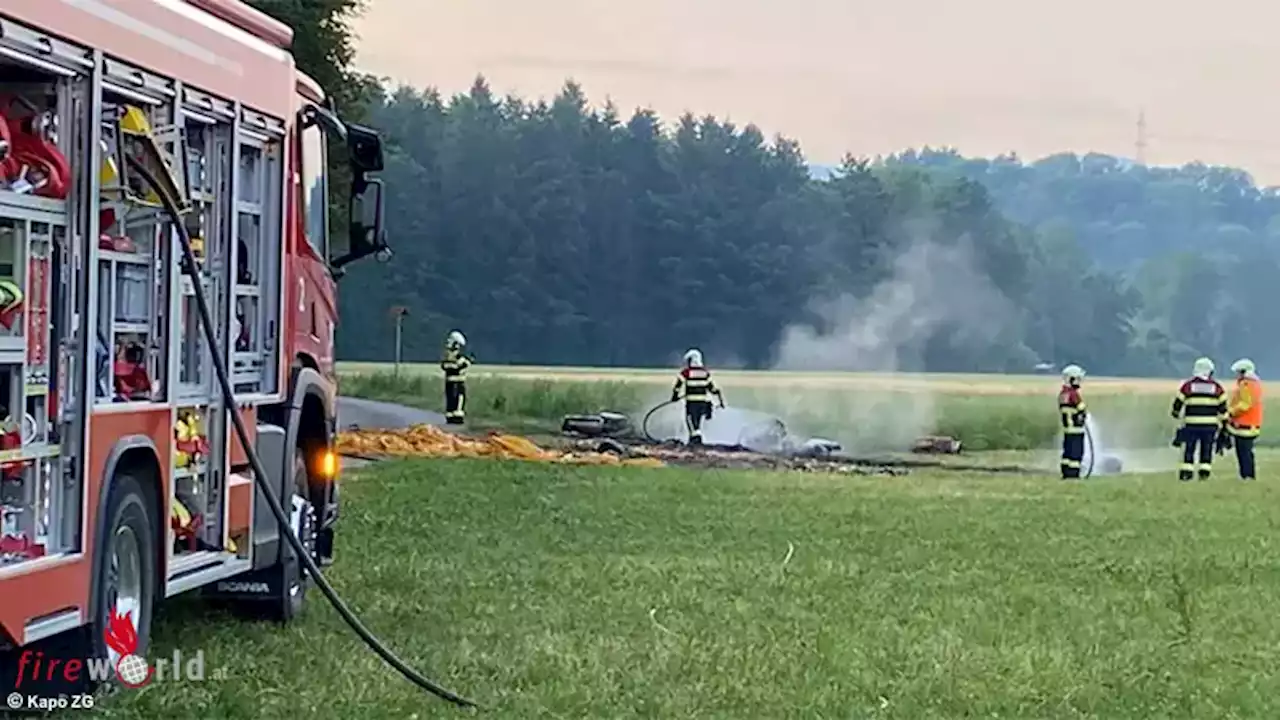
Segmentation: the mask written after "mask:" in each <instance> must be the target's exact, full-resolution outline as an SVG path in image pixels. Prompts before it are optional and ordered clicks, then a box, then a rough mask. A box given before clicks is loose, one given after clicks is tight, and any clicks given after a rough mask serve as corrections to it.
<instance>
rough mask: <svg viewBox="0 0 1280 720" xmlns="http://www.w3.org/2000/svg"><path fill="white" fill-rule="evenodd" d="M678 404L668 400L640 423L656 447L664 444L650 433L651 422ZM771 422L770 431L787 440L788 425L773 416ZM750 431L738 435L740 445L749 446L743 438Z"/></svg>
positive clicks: (647, 438) (646, 415)
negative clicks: (665, 409)
mask: <svg viewBox="0 0 1280 720" xmlns="http://www.w3.org/2000/svg"><path fill="white" fill-rule="evenodd" d="M678 402H680V400H679V399H676V400H667V401H665V402H660V403H658V404H657V405H654V406H653V407H651V408H649V412H647V413H645V414H644V420H642V421H641V422H640V432H641V433H642V434H643V435H644V439H645V440H648V441H649V442H651V443H653V444H654V445H659V444H661V443H662V442H663V441H662V440H659V439H658V438H656V437H654V436H653V433H651V432H649V421H650V420H651V419H652V418H653V416H654V414H656V413H657V412H658V411H659V410H661V409H663V408H665V407H666V406H668V405H675V404H676V403H678ZM723 409H724V408H721V410H723ZM769 420H770V423H769V429H770V430H771V431H773V432H774V433H776V434H777V435H779V436H780V437H781V438H786V437H787V425H786V423H784V422H782V420H781V419H779V418H776V417H772V416H770V418H769ZM750 429H751V428H749V427H747V428H742V430H741V431H740V432H739V433H738V444H739V445H746V444H747V441H746V440H744V439H743V437H742V436H743V435H744V434H746V432H747V430H750Z"/></svg>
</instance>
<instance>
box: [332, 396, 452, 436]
mask: <svg viewBox="0 0 1280 720" xmlns="http://www.w3.org/2000/svg"><path fill="white" fill-rule="evenodd" d="M422 424H428V425H443V424H444V416H443V415H441V414H440V413H438V412H432V411H430V410H419V409H418V408H412V407H407V406H404V405H397V404H395V403H386V402H378V401H377V400H364V399H362V398H353V397H339V398H338V430H339V431H342V430H345V429H347V428H349V427H351V426H352V425H358V426H360V427H361V428H364V429H373V428H377V429H381V430H396V429H399V428H406V427H409V426H411V425H422Z"/></svg>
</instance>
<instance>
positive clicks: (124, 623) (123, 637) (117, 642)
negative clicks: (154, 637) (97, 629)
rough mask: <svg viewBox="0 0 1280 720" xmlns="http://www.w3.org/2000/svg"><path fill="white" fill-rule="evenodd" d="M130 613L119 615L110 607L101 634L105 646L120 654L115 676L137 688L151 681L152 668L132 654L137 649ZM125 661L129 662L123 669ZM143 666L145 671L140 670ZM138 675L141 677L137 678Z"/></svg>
mask: <svg viewBox="0 0 1280 720" xmlns="http://www.w3.org/2000/svg"><path fill="white" fill-rule="evenodd" d="M132 614H133V613H132V612H128V613H125V614H123V615H121V614H120V613H119V611H117V610H116V609H115V608H112V610H111V616H110V617H108V618H107V629H106V630H105V631H104V632H103V634H102V635H103V640H105V641H106V643H107V647H109V648H111V649H112V650H115V651H116V652H117V653H119V654H120V659H119V660H118V661H117V662H116V676H117V677H119V678H120V682H122V683H124V684H125V685H127V686H129V687H131V688H139V687H142V686H143V685H146V684H147V683H149V682H151V675H152V673H153V672H154V670H153V668H152V667H151V665H150V664H149V663H147V661H146V660H144V659H143V658H140V657H138V656H136V655H134V653H135V652H137V650H138V632H137V631H136V630H134V629H133V621H132V620H131V619H130V617H131V616H132ZM126 663H128V664H129V668H128V670H127V671H126V670H125V669H124V666H125V665H126ZM139 664H140V665H141V667H139V666H138V665H139ZM143 667H145V668H146V672H145V673H143V672H142V668H143ZM139 675H141V676H142V677H140V678H139V677H138V676H139ZM126 678H129V679H126Z"/></svg>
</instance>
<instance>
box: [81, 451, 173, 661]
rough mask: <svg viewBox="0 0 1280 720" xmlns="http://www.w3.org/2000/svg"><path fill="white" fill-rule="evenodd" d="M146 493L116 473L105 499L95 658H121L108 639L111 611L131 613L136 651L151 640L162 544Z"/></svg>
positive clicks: (141, 650) (126, 476)
mask: <svg viewBox="0 0 1280 720" xmlns="http://www.w3.org/2000/svg"><path fill="white" fill-rule="evenodd" d="M146 497H147V496H146V495H145V494H144V493H143V491H142V483H141V481H139V480H138V478H137V477H135V476H133V475H130V474H127V473H123V474H120V475H117V476H116V478H115V482H114V483H113V484H112V487H111V495H110V497H109V498H108V500H107V512H106V515H105V516H104V521H105V522H106V528H107V532H106V535H105V537H106V543H105V545H104V546H103V547H102V549H101V550H100V551H99V552H101V555H100V556H99V563H98V583H97V587H98V591H97V592H98V597H97V608H98V612H97V615H98V616H97V617H96V618H94V626H93V636H92V642H93V644H94V648H95V650H96V651H97V653H96V655H97V657H109V658H110V659H111V660H112V662H113V663H114V662H116V661H118V660H119V658H117V657H115V651H114V650H110V649H109V648H108V647H107V644H106V634H107V630H108V629H109V628H111V627H112V618H113V616H114V617H117V618H118V617H121V616H127V617H128V618H129V621H130V622H131V624H132V625H133V627H134V631H135V632H136V633H137V637H138V643H137V649H136V650H135V651H134V653H133V654H135V655H139V656H144V655H145V653H146V650H147V645H148V642H149V641H150V639H151V613H152V606H153V601H154V598H155V585H156V556H157V553H158V552H159V549H158V548H157V547H156V539H155V538H156V531H155V525H154V523H153V521H152V518H151V515H152V511H151V509H150V508H149V507H148V505H147V499H146ZM115 622H117V623H118V622H120V621H119V620H116V621H115Z"/></svg>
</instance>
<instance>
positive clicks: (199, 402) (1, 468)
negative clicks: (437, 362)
mask: <svg viewBox="0 0 1280 720" xmlns="http://www.w3.org/2000/svg"><path fill="white" fill-rule="evenodd" d="M291 42H292V31H291V30H290V28H289V27H287V26H285V25H283V24H281V23H279V22H277V21H275V20H273V19H271V18H269V17H268V16H266V15H264V14H262V13H259V12H257V11H255V10H253V9H251V8H249V7H248V6H246V5H244V4H242V3H241V2H239V1H238V0H6V2H4V3H3V6H0V388H3V390H2V391H0V421H3V424H2V425H0V668H8V673H9V675H8V677H4V676H0V683H4V682H6V681H12V680H13V675H12V673H14V672H27V671H28V670H29V669H30V668H29V667H28V668H22V669H15V668H18V666H19V663H18V662H17V661H16V660H15V658H16V657H17V656H20V655H22V654H23V652H24V651H26V652H27V654H28V655H30V648H32V647H36V645H37V644H41V643H45V644H51V643H59V644H61V643H63V642H68V643H70V646H71V647H76V648H80V650H78V651H75V652H83V655H80V656H79V657H97V658H109V659H112V660H113V662H114V659H115V657H118V656H119V653H118V650H117V649H116V648H114V647H113V646H111V643H107V642H106V641H105V639H104V635H105V634H106V631H107V630H108V628H110V627H111V624H112V620H113V618H115V619H116V621H118V619H119V618H127V620H128V622H129V624H130V625H131V626H132V628H133V630H134V632H136V635H137V638H138V643H137V648H136V650H135V651H134V653H133V654H142V653H144V652H145V650H146V647H147V639H148V635H149V630H150V626H151V619H152V617H153V610H154V607H155V604H156V603H157V602H159V601H160V600H163V599H165V598H168V597H171V596H174V595H177V594H179V593H184V592H187V591H191V590H196V589H199V590H201V591H202V592H204V593H207V594H210V595H214V596H218V597H220V598H222V599H223V600H225V601H227V602H230V603H233V604H243V605H246V606H252V607H257V608H259V609H264V610H266V611H268V612H269V613H270V614H272V615H274V616H276V617H277V618H279V619H281V620H288V619H290V618H292V617H294V616H295V615H296V614H297V613H298V611H299V610H300V609H301V603H302V600H303V597H304V595H305V592H304V591H305V588H306V581H305V577H304V576H305V573H303V572H302V571H301V569H300V561H299V560H298V558H297V557H296V556H295V555H294V553H293V551H292V549H291V548H290V547H289V546H288V545H287V544H286V542H285V541H286V540H287V535H284V534H282V531H281V529H280V527H279V525H278V524H277V522H276V520H275V518H274V516H273V515H272V514H271V512H269V507H268V506H267V504H266V501H265V498H264V496H263V490H262V487H259V486H258V485H257V484H255V479H256V478H255V477H254V476H253V473H252V470H251V469H250V463H249V460H248V454H247V453H248V450H247V449H246V448H245V447H244V445H243V444H242V443H240V442H239V441H238V439H237V437H236V435H235V434H234V433H233V432H232V431H231V424H230V421H229V418H230V417H231V414H232V413H239V414H240V417H242V418H244V420H245V421H246V425H247V426H248V428H249V429H250V431H251V434H252V435H253V437H252V438H251V443H252V445H253V450H254V451H256V453H257V454H258V457H259V458H260V459H261V460H262V463H263V467H264V468H266V473H265V475H267V476H269V477H265V478H261V480H265V481H266V483H265V486H266V487H269V488H273V489H274V490H275V493H276V495H275V496H276V497H277V498H279V499H280V502H281V505H282V506H283V507H284V509H285V510H286V511H287V512H289V513H291V515H292V519H293V526H294V527H293V529H294V532H296V533H297V534H298V536H299V538H301V539H303V540H304V542H305V546H306V547H307V548H310V549H311V551H312V552H313V559H314V560H316V561H317V562H318V563H320V564H327V562H329V561H331V559H332V556H333V531H334V522H335V520H336V519H337V516H338V492H337V484H336V480H337V459H336V456H335V454H334V452H333V450H332V443H333V436H334V429H335V424H336V423H335V412H336V410H335V400H336V385H335V381H336V378H335V375H334V325H335V322H336V319H337V308H336V303H335V291H336V288H335V280H336V278H337V277H338V276H339V275H340V274H341V272H342V271H341V270H340V268H341V267H342V266H344V265H346V264H347V263H350V262H352V261H354V260H358V259H360V258H363V257H367V256H369V255H374V254H382V255H385V254H387V253H388V252H389V251H388V250H387V248H386V245H385V243H384V241H383V232H382V227H381V225H382V196H383V193H382V186H381V184H380V183H379V181H378V180H376V179H374V178H371V177H369V173H374V172H377V171H378V170H380V169H381V167H382V148H381V142H380V140H379V137H378V135H377V134H376V133H375V132H374V131H372V130H370V129H368V128H365V127H362V126H359V125H356V124H352V123H346V122H343V121H342V120H340V119H339V118H338V117H337V116H336V114H335V112H334V111H333V109H332V104H331V103H329V102H326V99H325V95H324V93H323V92H322V90H321V88H320V87H319V86H318V85H317V84H316V83H315V82H314V81H313V80H311V79H310V78H308V77H306V76H305V75H303V74H302V73H300V72H298V71H297V69H296V68H295V66H294V62H293V58H292V56H291V55H290V54H289V52H288V50H287V48H288V47H289V46H290V44H291ZM334 141H336V142H334ZM327 147H345V148H346V150H347V155H348V158H347V159H346V160H347V162H348V163H349V165H350V168H351V171H352V175H353V177H354V182H353V183H352V192H351V198H350V199H351V223H350V225H351V230H350V232H349V233H347V234H345V235H344V236H343V237H342V238H337V237H333V236H331V235H330V226H329V207H328V204H327V198H328V179H327V171H326V167H327V165H326V160H327V158H326V148H327ZM140 167H145V168H146V170H145V171H143V170H131V168H140ZM148 177H150V179H151V181H152V182H151V184H148V183H146V182H143V180H144V179H146V178H148ZM157 179H158V182H157ZM161 190H163V192H164V193H165V194H166V195H167V196H171V197H173V198H177V199H178V200H179V201H180V204H181V213H182V214H181V216H180V217H181V224H180V225H179V223H178V222H176V220H177V217H178V216H175V214H174V213H172V212H168V213H167V212H166V208H165V206H164V204H163V203H161V202H160V196H161ZM179 227H181V228H183V229H185V232H186V235H183V234H182V233H181V232H180V231H179V230H178V229H177V228H179ZM184 238H189V241H190V245H191V248H192V250H193V251H194V255H195V258H196V262H195V263H194V265H193V266H186V265H184V264H183V257H184V255H183V248H184V247H185V246H184V244H183V243H184V242H185V240H184ZM197 282H198V283H199V284H200V288H202V290H203V293H204V296H205V297H206V298H208V301H209V307H210V308H211V310H212V312H213V314H214V316H215V318H216V321H215V323H213V324H214V325H215V331H216V338H217V342H216V343H213V344H212V345H211V344H210V343H208V342H206V341H205V336H204V334H203V332H204V328H203V327H202V324H201V322H200V319H199V316H198V314H197V309H196V305H195V303H194V302H193V298H194V293H195V292H196V283H197ZM215 358H219V359H221V361H222V362H223V363H224V365H225V368H226V370H227V373H228V375H229V377H230V379H231V382H232V384H233V385H234V402H233V403H228V402H226V401H225V400H224V395H223V394H222V393H221V392H220V389H219V388H220V385H219V384H218V383H217V381H216V380H215V376H214V372H213V366H214V365H213V364H214V362H215ZM29 679H30V678H28V680H29Z"/></svg>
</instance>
